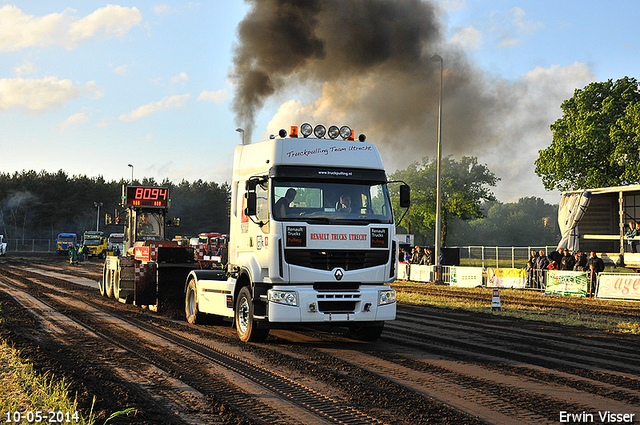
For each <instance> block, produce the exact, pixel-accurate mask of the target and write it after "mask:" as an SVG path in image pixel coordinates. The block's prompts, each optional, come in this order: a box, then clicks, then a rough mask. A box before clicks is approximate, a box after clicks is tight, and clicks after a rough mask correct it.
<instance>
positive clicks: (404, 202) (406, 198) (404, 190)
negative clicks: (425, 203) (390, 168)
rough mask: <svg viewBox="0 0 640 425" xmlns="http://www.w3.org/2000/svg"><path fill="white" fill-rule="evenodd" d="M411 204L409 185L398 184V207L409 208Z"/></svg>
mask: <svg viewBox="0 0 640 425" xmlns="http://www.w3.org/2000/svg"><path fill="white" fill-rule="evenodd" d="M410 206H411V188H410V187H409V185H406V184H403V185H401V186H400V207H402V208H409V207H410Z"/></svg>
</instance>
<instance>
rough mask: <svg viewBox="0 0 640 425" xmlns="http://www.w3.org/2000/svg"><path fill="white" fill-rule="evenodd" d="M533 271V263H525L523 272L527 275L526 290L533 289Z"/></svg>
mask: <svg viewBox="0 0 640 425" xmlns="http://www.w3.org/2000/svg"><path fill="white" fill-rule="evenodd" d="M535 270H536V269H535V267H534V263H533V261H531V260H529V261H527V265H526V266H525V267H524V271H525V273H526V274H527V284H526V286H527V288H533V287H535V275H536V273H535Z"/></svg>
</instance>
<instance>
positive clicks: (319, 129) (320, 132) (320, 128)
mask: <svg viewBox="0 0 640 425" xmlns="http://www.w3.org/2000/svg"><path fill="white" fill-rule="evenodd" d="M313 134H315V136H316V137H317V138H318V139H322V138H323V137H324V135H325V134H327V129H326V128H325V127H324V125H322V124H318V125H316V127H315V128H314V129H313Z"/></svg>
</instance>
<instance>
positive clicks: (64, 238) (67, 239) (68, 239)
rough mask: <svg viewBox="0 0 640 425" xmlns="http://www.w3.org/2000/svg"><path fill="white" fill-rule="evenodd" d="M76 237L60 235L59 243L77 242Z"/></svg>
mask: <svg viewBox="0 0 640 425" xmlns="http://www.w3.org/2000/svg"><path fill="white" fill-rule="evenodd" d="M75 240H76V237H75V236H73V235H59V236H58V242H75Z"/></svg>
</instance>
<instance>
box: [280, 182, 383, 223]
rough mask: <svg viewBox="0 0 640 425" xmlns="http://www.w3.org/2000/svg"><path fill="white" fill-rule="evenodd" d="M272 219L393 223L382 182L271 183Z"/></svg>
mask: <svg viewBox="0 0 640 425" xmlns="http://www.w3.org/2000/svg"><path fill="white" fill-rule="evenodd" d="M272 188H273V193H272V196H271V199H272V209H271V211H272V215H273V218H274V219H275V220H287V221H306V222H310V223H311V222H322V223H340V222H345V221H349V222H358V223H362V224H366V223H393V214H392V211H391V203H390V202H389V192H388V191H387V186H386V184H384V183H366V182H358V183H334V182H317V181H280V180H274V181H273V185H272Z"/></svg>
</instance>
